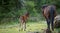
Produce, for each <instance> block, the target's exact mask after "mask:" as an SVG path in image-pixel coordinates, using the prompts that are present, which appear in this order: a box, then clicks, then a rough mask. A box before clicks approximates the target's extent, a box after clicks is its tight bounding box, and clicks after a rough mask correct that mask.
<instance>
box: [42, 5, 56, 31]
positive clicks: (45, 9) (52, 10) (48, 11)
mask: <svg viewBox="0 0 60 33" xmlns="http://www.w3.org/2000/svg"><path fill="white" fill-rule="evenodd" d="M42 13H43V16H44V17H45V19H46V21H47V28H48V30H50V24H51V28H52V31H54V17H55V16H56V6H55V5H43V6H42Z"/></svg>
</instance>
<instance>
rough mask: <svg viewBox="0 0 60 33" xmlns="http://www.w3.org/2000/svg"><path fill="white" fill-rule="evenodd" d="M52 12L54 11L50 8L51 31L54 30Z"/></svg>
mask: <svg viewBox="0 0 60 33" xmlns="http://www.w3.org/2000/svg"><path fill="white" fill-rule="evenodd" d="M54 12H55V10H54V7H52V6H51V8H50V20H51V28H52V30H54V23H53V22H54Z"/></svg>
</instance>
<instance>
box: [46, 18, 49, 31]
mask: <svg viewBox="0 0 60 33" xmlns="http://www.w3.org/2000/svg"><path fill="white" fill-rule="evenodd" d="M46 21H47V28H48V29H49V30H50V19H49V18H48V19H46Z"/></svg>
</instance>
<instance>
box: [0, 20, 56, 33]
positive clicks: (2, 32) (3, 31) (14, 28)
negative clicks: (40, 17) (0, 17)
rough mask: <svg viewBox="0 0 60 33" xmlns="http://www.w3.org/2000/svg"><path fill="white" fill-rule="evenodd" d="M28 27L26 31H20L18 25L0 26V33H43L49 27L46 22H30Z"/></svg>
mask: <svg viewBox="0 0 60 33" xmlns="http://www.w3.org/2000/svg"><path fill="white" fill-rule="evenodd" d="M9 26H10V27H9ZM3 27H4V28H3ZM26 27H27V28H26V31H19V26H18V24H14V25H3V26H2V25H0V33H26V32H34V31H39V32H41V33H42V32H44V30H45V29H46V27H47V25H46V22H45V21H39V22H29V23H27V26H26ZM56 32H57V30H56V29H55V32H54V33H56Z"/></svg>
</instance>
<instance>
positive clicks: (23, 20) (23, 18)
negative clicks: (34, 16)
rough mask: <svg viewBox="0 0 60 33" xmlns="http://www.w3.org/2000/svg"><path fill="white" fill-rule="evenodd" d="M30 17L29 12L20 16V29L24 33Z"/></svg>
mask: <svg viewBox="0 0 60 33" xmlns="http://www.w3.org/2000/svg"><path fill="white" fill-rule="evenodd" d="M28 17H29V13H28V12H27V13H26V14H25V15H23V16H20V29H22V30H23V31H25V30H26V21H27V19H28ZM20 29H19V31H20Z"/></svg>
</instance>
